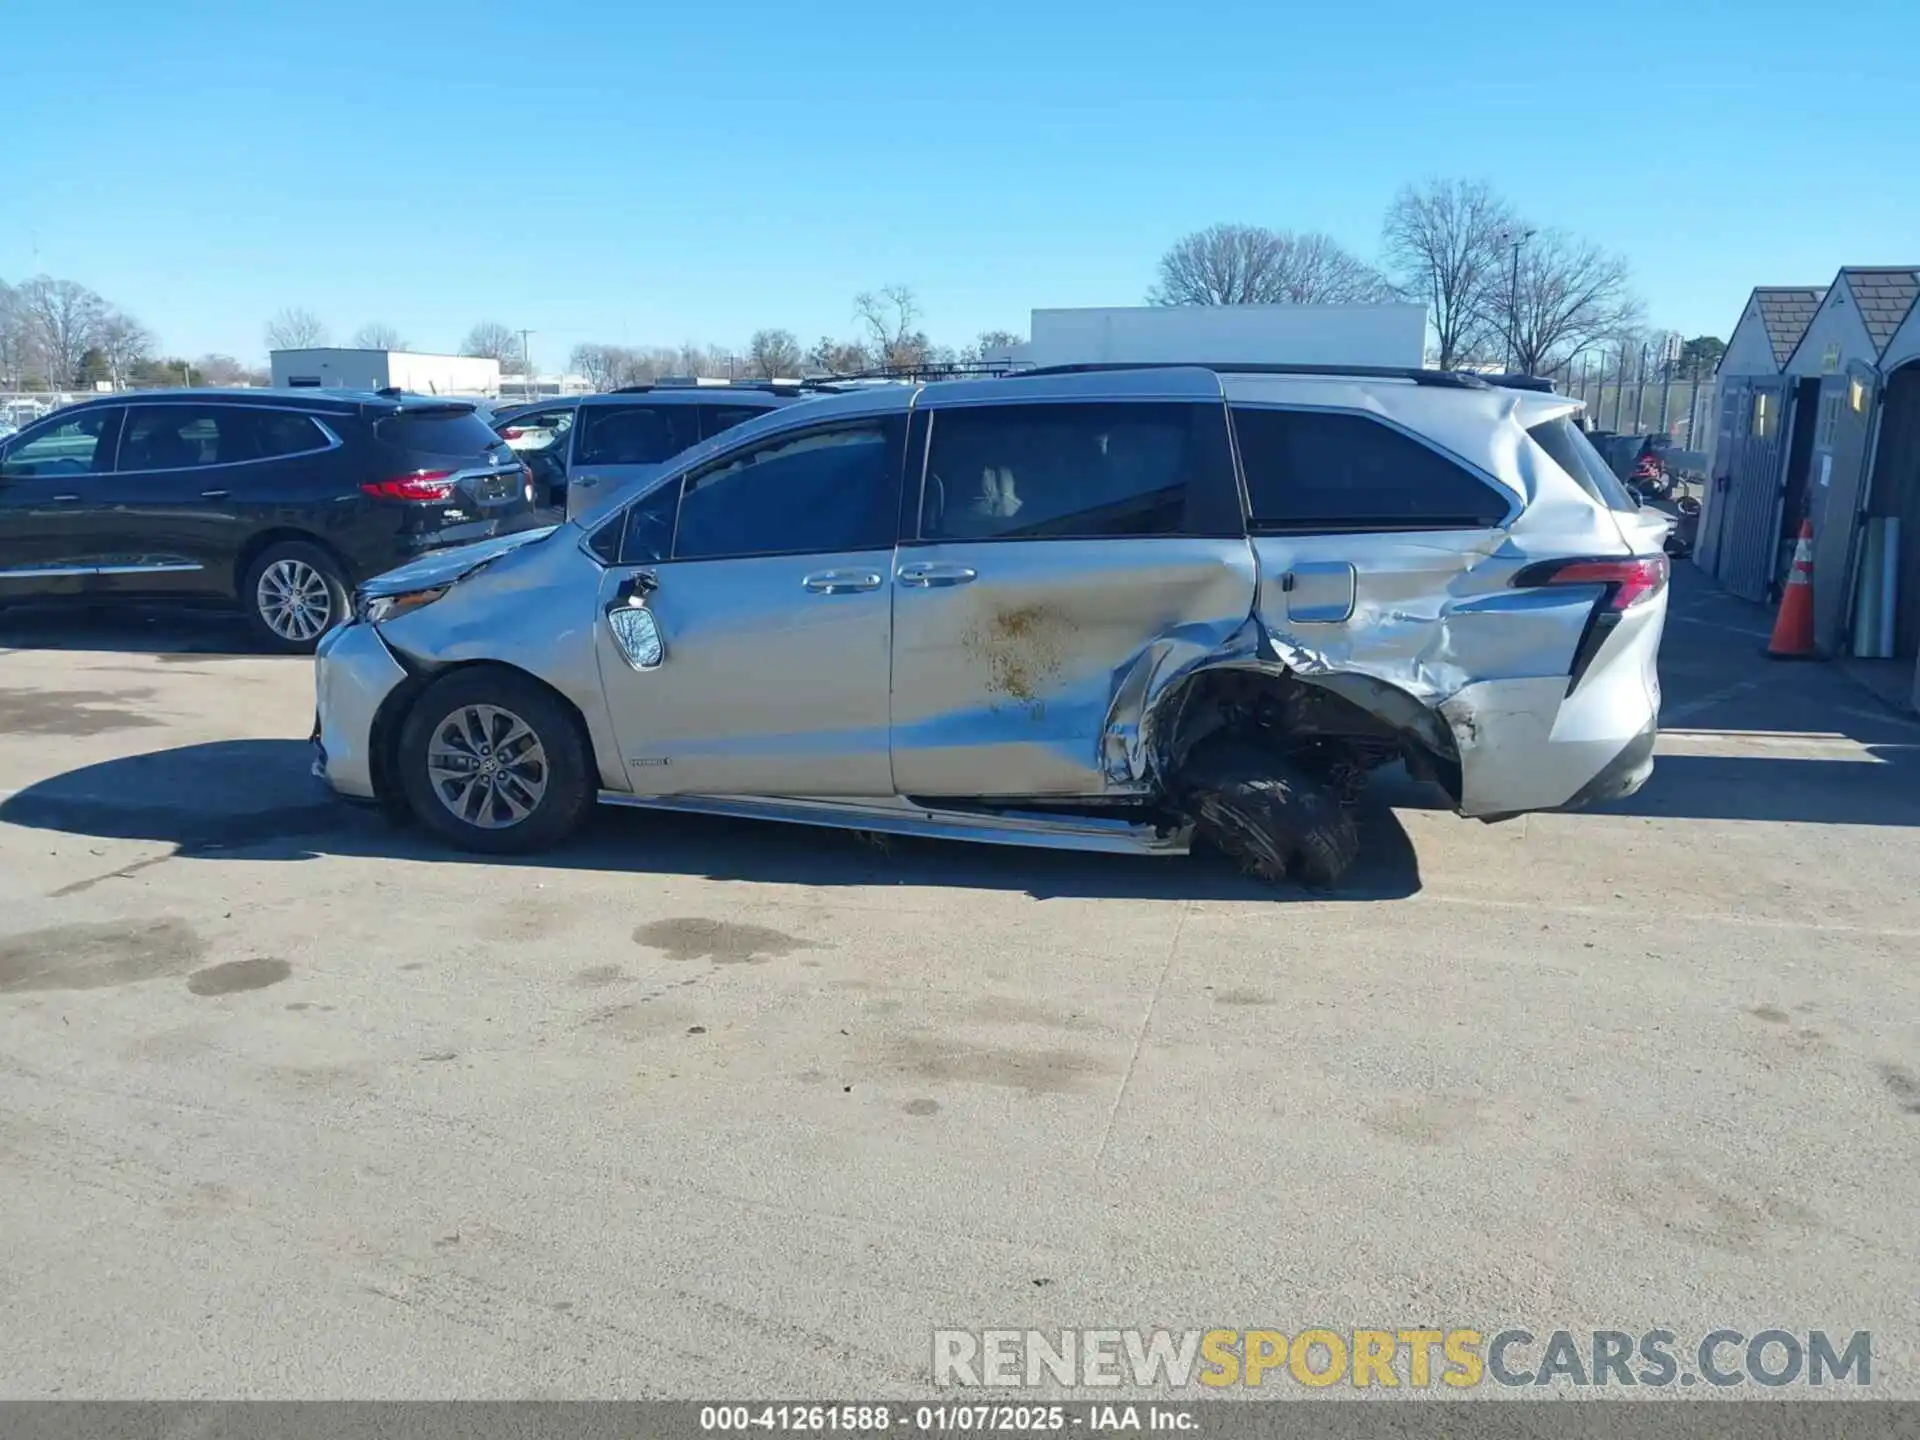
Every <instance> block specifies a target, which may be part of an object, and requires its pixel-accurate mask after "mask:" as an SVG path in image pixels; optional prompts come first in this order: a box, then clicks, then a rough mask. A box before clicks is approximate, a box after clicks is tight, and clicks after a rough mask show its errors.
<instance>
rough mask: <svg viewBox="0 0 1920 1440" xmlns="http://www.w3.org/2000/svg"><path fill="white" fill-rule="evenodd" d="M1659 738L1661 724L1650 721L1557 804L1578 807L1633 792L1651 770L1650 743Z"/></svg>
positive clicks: (1651, 755) (1623, 797) (1651, 744)
mask: <svg viewBox="0 0 1920 1440" xmlns="http://www.w3.org/2000/svg"><path fill="white" fill-rule="evenodd" d="M1659 738H1660V727H1659V726H1657V725H1654V724H1649V725H1648V726H1647V728H1646V729H1644V730H1642V731H1641V732H1640V733H1639V734H1638V735H1636V736H1634V737H1633V739H1631V740H1629V741H1628V742H1627V744H1626V747H1625V748H1624V749H1622V750H1621V751H1620V753H1619V754H1618V755H1616V756H1614V757H1613V759H1612V760H1610V761H1608V762H1607V763H1606V765H1604V766H1602V767H1601V769H1600V772H1599V773H1598V774H1597V775H1595V776H1594V777H1593V779H1591V780H1589V781H1588V782H1587V783H1586V784H1585V785H1582V786H1581V787H1580V789H1579V790H1578V791H1576V792H1575V794H1574V796H1573V798H1572V799H1570V800H1568V801H1567V803H1566V804H1565V805H1563V806H1561V807H1560V808H1561V809H1563V810H1578V809H1580V808H1582V807H1583V806H1587V805H1598V804H1600V803H1602V802H1603V801H1607V800H1624V799H1625V798H1626V797H1627V796H1629V795H1631V794H1633V793H1634V792H1635V791H1636V790H1638V789H1639V788H1640V787H1641V786H1642V785H1644V784H1646V783H1647V779H1648V777H1650V776H1651V775H1652V774H1653V747H1654V742H1656V741H1657V740H1658V739H1659Z"/></svg>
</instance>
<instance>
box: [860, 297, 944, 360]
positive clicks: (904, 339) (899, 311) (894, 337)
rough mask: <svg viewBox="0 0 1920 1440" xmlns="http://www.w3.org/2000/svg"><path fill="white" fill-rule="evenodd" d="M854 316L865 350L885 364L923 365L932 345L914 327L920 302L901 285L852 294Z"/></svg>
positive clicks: (929, 354) (922, 331)
mask: <svg viewBox="0 0 1920 1440" xmlns="http://www.w3.org/2000/svg"><path fill="white" fill-rule="evenodd" d="M853 315H854V319H856V320H857V321H859V322H860V324H861V325H862V326H863V327H864V328H865V329H866V332H867V336H868V341H867V347H866V348H867V351H868V353H869V354H870V355H872V356H873V357H874V359H875V360H876V361H877V363H879V364H881V365H887V366H908V365H924V364H926V363H927V362H928V360H929V359H930V358H931V353H932V351H933V344H932V342H931V341H929V340H928V339H927V333H926V331H924V330H919V329H916V328H915V325H914V322H915V321H917V320H918V319H919V318H920V302H919V300H918V299H917V298H916V297H915V296H914V293H913V291H912V290H910V289H909V288H908V287H907V286H905V285H888V286H886V287H885V288H884V289H881V290H878V291H873V290H863V291H861V292H860V293H859V294H858V295H856V296H854V297H853Z"/></svg>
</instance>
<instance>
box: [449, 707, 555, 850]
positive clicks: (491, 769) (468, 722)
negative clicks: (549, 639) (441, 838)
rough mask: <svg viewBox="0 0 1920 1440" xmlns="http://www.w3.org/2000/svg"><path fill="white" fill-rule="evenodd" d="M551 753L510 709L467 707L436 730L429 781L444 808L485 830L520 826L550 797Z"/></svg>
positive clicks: (461, 708)
mask: <svg viewBox="0 0 1920 1440" xmlns="http://www.w3.org/2000/svg"><path fill="white" fill-rule="evenodd" d="M547 777H548V770H547V752H546V747H545V746H543V745H542V744H541V743H540V737H539V736H538V735H537V734H535V733H534V730H533V727H532V726H530V725H528V724H527V722H526V721H524V720H522V719H521V718H520V717H519V716H518V715H516V714H514V713H513V712H512V711H511V710H505V709H502V708H501V707H500V706H498V705H463V706H461V707H460V709H458V710H456V711H454V712H453V713H452V714H451V715H449V716H447V717H446V718H445V719H444V720H442V721H441V722H440V723H439V724H438V725H436V726H435V727H434V731H433V738H432V739H431V740H429V741H428V742H427V778H428V780H429V782H430V783H431V784H432V786H433V793H434V795H435V796H436V797H437V798H438V799H439V801H440V803H441V804H442V805H444V806H446V808H447V810H448V811H449V812H450V813H452V814H453V815H454V816H455V817H456V818H458V819H460V820H463V821H465V822H466V823H467V824H469V825H473V826H477V827H478V828H480V829H482V830H504V829H507V828H508V827H509V826H513V825H518V824H519V823H520V822H521V821H522V820H525V819H526V818H527V816H529V815H531V814H532V813H533V812H534V810H535V809H537V808H538V807H539V804H540V801H541V799H542V798H543V797H544V796H545V795H546V793H547Z"/></svg>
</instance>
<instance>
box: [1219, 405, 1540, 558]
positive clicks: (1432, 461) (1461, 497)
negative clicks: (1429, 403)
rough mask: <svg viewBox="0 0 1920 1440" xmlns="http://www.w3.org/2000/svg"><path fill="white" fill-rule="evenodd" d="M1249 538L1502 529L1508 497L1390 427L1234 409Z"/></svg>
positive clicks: (1338, 414) (1341, 415)
mask: <svg viewBox="0 0 1920 1440" xmlns="http://www.w3.org/2000/svg"><path fill="white" fill-rule="evenodd" d="M1233 428H1234V432H1235V433H1236V434H1237V435H1238V436H1239V439H1240V461H1241V466H1242V468H1243V469H1244V470H1245V472H1246V476H1247V498H1248V500H1249V502H1250V503H1251V506H1252V524H1253V528H1254V529H1255V530H1256V531H1265V532H1268V533H1286V532H1294V533H1308V534H1311V533H1313V532H1315V531H1333V532H1338V531H1365V530H1453V529H1461V528H1474V529H1481V528H1492V527H1495V526H1498V525H1501V524H1504V523H1505V521H1506V517H1507V515H1508V513H1509V511H1510V510H1511V508H1512V504H1513V502H1512V499H1511V497H1509V496H1508V495H1507V494H1506V493H1505V492H1503V491H1497V490H1495V489H1494V488H1493V487H1492V486H1491V485H1488V484H1486V483H1484V482H1483V481H1481V480H1480V479H1478V478H1477V477H1476V476H1474V475H1472V474H1470V473H1469V472H1468V471H1467V470H1465V469H1464V468H1462V467H1461V466H1460V465H1459V464H1457V463H1456V462H1454V461H1453V460H1451V459H1449V458H1448V457H1447V456H1445V455H1442V454H1441V453H1440V452H1439V451H1437V450H1433V449H1430V448H1429V447H1428V446H1426V445H1424V444H1422V443H1421V442H1420V441H1418V440H1415V439H1414V438H1413V437H1412V436H1410V435H1405V434H1402V433H1401V432H1400V431H1398V430H1395V429H1394V428H1393V427H1391V426H1389V425H1386V424H1383V423H1381V422H1380V421H1378V420H1375V419H1374V418H1373V417H1371V416H1369V415H1361V414H1357V413H1351V412H1347V411H1336V410H1269V409H1257V408H1254V407H1250V406H1241V405H1236V406H1234V407H1233Z"/></svg>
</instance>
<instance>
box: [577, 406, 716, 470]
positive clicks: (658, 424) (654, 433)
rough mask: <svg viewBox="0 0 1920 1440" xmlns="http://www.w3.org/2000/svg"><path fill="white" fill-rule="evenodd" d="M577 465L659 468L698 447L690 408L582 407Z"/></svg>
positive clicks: (696, 425) (694, 414)
mask: <svg viewBox="0 0 1920 1440" xmlns="http://www.w3.org/2000/svg"><path fill="white" fill-rule="evenodd" d="M574 423H575V424H576V425H577V426H578V427H579V430H580V434H579V435H578V437H576V439H575V440H574V449H573V463H574V464H576V465H658V464H660V463H662V462H663V461H666V460H671V459H672V458H673V457H674V456H675V455H678V454H679V453H680V452H681V451H682V450H685V449H687V448H689V447H690V446H693V445H697V444H699V443H700V413H699V411H698V410H696V409H695V408H694V407H693V406H691V405H685V404H677V405H676V404H668V405H583V406H581V407H580V418H579V419H578V420H577V421H575V422H574Z"/></svg>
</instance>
